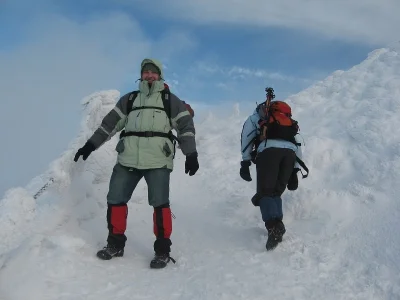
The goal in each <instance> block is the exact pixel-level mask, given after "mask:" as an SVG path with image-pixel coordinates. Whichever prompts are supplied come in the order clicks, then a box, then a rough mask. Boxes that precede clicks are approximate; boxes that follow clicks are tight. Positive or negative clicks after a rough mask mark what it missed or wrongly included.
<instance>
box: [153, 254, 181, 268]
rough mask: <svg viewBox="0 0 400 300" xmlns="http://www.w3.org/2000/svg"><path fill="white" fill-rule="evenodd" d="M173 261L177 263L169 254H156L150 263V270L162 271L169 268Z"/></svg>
mask: <svg viewBox="0 0 400 300" xmlns="http://www.w3.org/2000/svg"><path fill="white" fill-rule="evenodd" d="M170 261H172V262H173V263H175V260H174V259H173V258H172V257H170V256H169V254H156V255H154V258H153V259H152V260H151V262H150V268H152V269H162V268H165V267H166V266H167V264H168V263H169V262H170Z"/></svg>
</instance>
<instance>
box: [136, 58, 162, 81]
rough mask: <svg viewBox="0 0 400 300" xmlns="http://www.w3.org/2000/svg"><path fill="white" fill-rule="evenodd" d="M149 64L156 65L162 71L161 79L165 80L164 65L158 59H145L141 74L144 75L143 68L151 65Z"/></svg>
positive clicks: (141, 65)
mask: <svg viewBox="0 0 400 300" xmlns="http://www.w3.org/2000/svg"><path fill="white" fill-rule="evenodd" d="M149 63H150V64H153V65H155V66H156V67H157V68H158V69H159V70H160V73H161V75H160V77H161V79H164V71H163V67H162V63H161V62H160V61H159V60H157V59H153V58H145V59H143V60H142V63H141V64H140V73H142V69H143V66H144V65H145V64H149Z"/></svg>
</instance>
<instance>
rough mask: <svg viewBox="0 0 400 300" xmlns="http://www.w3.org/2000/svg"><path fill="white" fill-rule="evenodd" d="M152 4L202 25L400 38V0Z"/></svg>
mask: <svg viewBox="0 0 400 300" xmlns="http://www.w3.org/2000/svg"><path fill="white" fill-rule="evenodd" d="M137 2H140V3H141V6H142V7H145V8H146V9H147V8H150V6H146V5H150V4H146V2H143V1H139V0H136V1H132V2H129V3H134V4H132V5H134V6H135V7H137ZM126 3H128V2H127V1H126ZM151 5H152V10H153V11H154V10H157V9H159V12H160V14H162V15H163V16H165V15H167V14H169V16H170V17H173V18H179V19H185V20H187V21H190V22H192V23H197V24H214V23H222V24H237V25H252V26H258V27H259V26H261V27H276V26H278V27H283V28H291V29H295V30H307V31H310V32H314V33H318V34H321V35H323V36H325V37H326V38H329V39H331V38H332V39H339V40H350V41H358V42H363V43H367V44H379V45H381V44H387V43H390V42H392V41H394V40H397V39H399V36H398V28H400V18H398V12H399V11H400V1H398V0H380V1H376V0H335V1H323V0H307V1H305V0H280V1H275V0H236V1H232V0H218V1H215V0H202V1H187V0H170V1H167V2H166V1H164V0H163V1H161V0H159V1H157V0H154V1H152V2H151Z"/></svg>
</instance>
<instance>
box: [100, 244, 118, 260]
mask: <svg viewBox="0 0 400 300" xmlns="http://www.w3.org/2000/svg"><path fill="white" fill-rule="evenodd" d="M121 256H124V248H121V249H119V248H116V247H115V246H114V245H110V244H108V245H107V246H105V247H104V248H103V249H102V250H100V251H99V252H97V257H98V258H100V259H103V260H110V259H111V258H113V257H121Z"/></svg>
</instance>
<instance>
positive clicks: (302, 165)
mask: <svg viewBox="0 0 400 300" xmlns="http://www.w3.org/2000/svg"><path fill="white" fill-rule="evenodd" d="M296 161H297V162H298V163H299V165H300V166H301V167H302V168H303V170H304V171H306V172H307V174H306V175H304V174H303V172H301V171H300V172H301V175H303V178H307V176H308V173H309V172H308V168H307V166H306V164H305V163H304V161H302V160H301V159H300V158H298V157H297V155H296Z"/></svg>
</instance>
